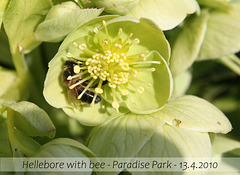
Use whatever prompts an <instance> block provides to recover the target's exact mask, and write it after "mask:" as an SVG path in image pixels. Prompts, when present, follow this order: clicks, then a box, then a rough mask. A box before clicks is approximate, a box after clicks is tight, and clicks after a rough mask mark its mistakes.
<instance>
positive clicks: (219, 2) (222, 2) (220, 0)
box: [197, 0, 233, 11]
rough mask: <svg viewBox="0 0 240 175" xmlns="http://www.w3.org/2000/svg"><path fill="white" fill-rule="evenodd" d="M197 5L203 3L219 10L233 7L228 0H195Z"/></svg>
mask: <svg viewBox="0 0 240 175" xmlns="http://www.w3.org/2000/svg"><path fill="white" fill-rule="evenodd" d="M197 1H198V3H199V5H203V6H206V7H212V8H217V9H220V10H225V11H228V10H231V9H233V6H232V4H231V3H230V1H229V0H211V1H209V0H197Z"/></svg>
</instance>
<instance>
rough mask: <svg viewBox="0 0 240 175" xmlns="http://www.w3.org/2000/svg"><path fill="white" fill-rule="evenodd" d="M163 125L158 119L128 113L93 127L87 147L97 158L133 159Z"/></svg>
mask: <svg viewBox="0 0 240 175" xmlns="http://www.w3.org/2000/svg"><path fill="white" fill-rule="evenodd" d="M163 125H164V122H163V120H161V119H159V118H156V117H152V116H150V115H136V114H132V113H129V114H126V115H123V116H121V117H118V118H116V119H114V120H112V121H109V122H106V123H104V124H103V125H100V126H98V127H95V128H94V129H93V130H92V132H91V133H90V137H89V139H88V147H89V148H90V149H91V150H92V151H93V152H94V153H95V154H96V155H97V156H99V157H133V156H135V155H136V154H137V153H138V151H139V150H140V149H141V148H142V146H143V145H144V144H145V143H146V142H147V141H148V140H149V139H150V138H151V137H152V135H153V134H154V133H155V132H156V131H157V130H159V129H160V128H161V127H162V126H163Z"/></svg>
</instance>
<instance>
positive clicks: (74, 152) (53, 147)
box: [33, 138, 94, 175]
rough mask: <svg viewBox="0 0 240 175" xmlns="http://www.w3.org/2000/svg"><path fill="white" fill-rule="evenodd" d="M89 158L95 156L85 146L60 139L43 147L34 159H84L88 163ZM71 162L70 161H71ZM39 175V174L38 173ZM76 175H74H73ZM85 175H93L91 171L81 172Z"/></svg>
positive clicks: (70, 140) (66, 139) (73, 141)
mask: <svg viewBox="0 0 240 175" xmlns="http://www.w3.org/2000/svg"><path fill="white" fill-rule="evenodd" d="M88 156H91V157H92V156H94V154H93V153H92V152H91V151H90V150H89V149H88V148H87V147H85V146H84V145H83V144H81V143H79V142H77V141H75V140H72V139H68V138H64V139H62V138H60V139H55V140H52V141H50V142H48V143H46V144H45V145H43V146H42V147H41V148H40V149H39V151H38V152H37V153H36V154H34V155H33V157H53V158H56V159H58V157H59V158H61V157H77V158H83V159H84V160H86V161H87V162H88V161H90V158H88ZM69 160H70V159H69ZM36 174H38V173H36ZM58 174H66V175H68V174H71V173H70V172H60V173H58ZM73 174H74V173H73ZM81 174H83V175H91V174H92V172H91V171H87V172H81Z"/></svg>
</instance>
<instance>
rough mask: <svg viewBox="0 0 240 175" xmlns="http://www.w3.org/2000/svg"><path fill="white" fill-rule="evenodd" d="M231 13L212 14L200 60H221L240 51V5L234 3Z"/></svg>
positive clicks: (218, 12) (216, 12)
mask: <svg viewBox="0 0 240 175" xmlns="http://www.w3.org/2000/svg"><path fill="white" fill-rule="evenodd" d="M232 5H233V9H232V10H230V11H229V12H224V11H220V10H213V11H211V13H210V17H209V20H208V26H207V31H206V35H205V38H204V41H203V44H202V47H201V50H200V54H199V60H204V59H213V58H219V57H222V56H225V55H229V54H233V53H235V52H237V51H239V49H240V3H239V1H238V2H234V3H232Z"/></svg>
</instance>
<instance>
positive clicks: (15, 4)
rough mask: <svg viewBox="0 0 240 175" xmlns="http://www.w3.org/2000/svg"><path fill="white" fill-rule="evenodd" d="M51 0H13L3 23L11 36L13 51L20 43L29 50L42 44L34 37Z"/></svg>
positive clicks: (9, 36)
mask: <svg viewBox="0 0 240 175" xmlns="http://www.w3.org/2000/svg"><path fill="white" fill-rule="evenodd" d="M50 7H51V3H50V1H49V0H41V1H39V0H31V1H29V0H22V1H19V0H11V1H10V3H9V5H8V9H7V10H6V11H5V14H4V18H3V23H4V28H5V30H6V33H7V35H8V38H9V42H10V48H11V51H12V52H14V51H15V49H17V48H18V46H19V44H20V43H21V42H22V43H21V44H20V45H21V47H23V50H25V51H28V50H31V49H33V48H34V47H36V46H37V45H39V44H40V42H39V41H36V39H35V37H34V35H33V34H34V30H35V29H36V27H37V25H38V24H39V23H40V22H42V21H43V20H44V17H45V15H46V14H47V12H48V11H49V9H50Z"/></svg>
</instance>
